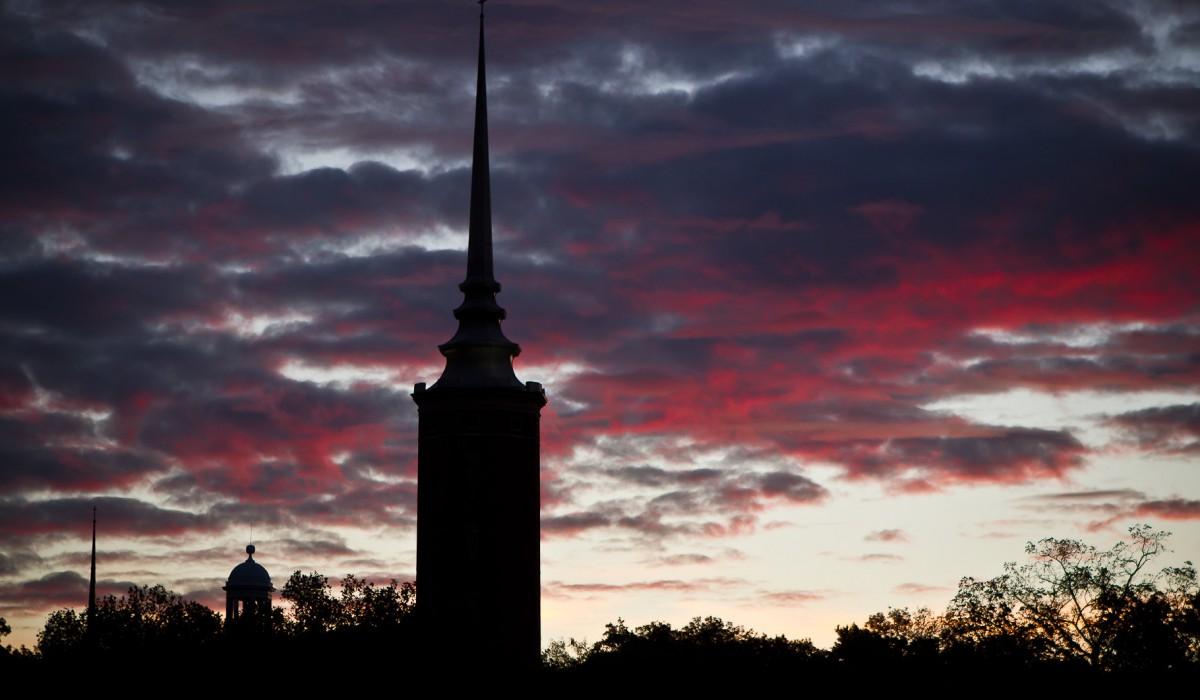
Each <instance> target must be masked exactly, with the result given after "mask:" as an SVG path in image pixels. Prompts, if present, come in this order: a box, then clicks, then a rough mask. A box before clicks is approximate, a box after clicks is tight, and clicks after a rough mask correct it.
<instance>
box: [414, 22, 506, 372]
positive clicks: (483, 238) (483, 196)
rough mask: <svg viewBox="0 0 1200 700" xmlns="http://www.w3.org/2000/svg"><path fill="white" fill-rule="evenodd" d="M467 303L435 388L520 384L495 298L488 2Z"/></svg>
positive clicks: (478, 103)
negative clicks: (487, 55)
mask: <svg viewBox="0 0 1200 700" xmlns="http://www.w3.org/2000/svg"><path fill="white" fill-rule="evenodd" d="M458 288H459V290H460V291H462V293H463V302H462V304H460V305H459V307H458V308H457V309H455V310H454V317H455V318H456V319H458V331H457V332H456V333H455V334H454V337H453V338H451V339H450V341H449V342H447V343H444V344H442V345H440V346H438V350H440V351H441V353H442V355H443V356H445V358H446V369H445V370H444V371H443V372H442V377H441V378H440V379H439V380H438V381H437V383H436V384H434V386H433V387H430V389H431V390H432V389H438V388H468V387H476V388H478V387H519V386H522V384H521V381H520V380H519V379H517V376H516V374H514V373H513V369H512V360H513V358H514V357H516V356H517V355H519V354H520V353H521V347H520V346H519V345H517V344H516V343H514V342H512V341H511V340H509V339H508V338H506V337H505V336H504V332H503V331H502V330H500V321H502V320H503V319H504V318H505V312H504V309H503V308H501V307H500V305H499V304H497V303H496V294H497V293H499V292H500V283H499V282H497V281H496V278H495V273H494V272H493V265H492V192H491V173H490V167H489V163H488V123H487V77H486V70H485V52H484V40H483V2H480V3H479V66H478V75H477V78H476V88H475V144H474V151H473V155H472V162H471V213H470V224H469V232H468V236H467V277H466V279H465V280H463V281H462V283H461V284H459V285H458Z"/></svg>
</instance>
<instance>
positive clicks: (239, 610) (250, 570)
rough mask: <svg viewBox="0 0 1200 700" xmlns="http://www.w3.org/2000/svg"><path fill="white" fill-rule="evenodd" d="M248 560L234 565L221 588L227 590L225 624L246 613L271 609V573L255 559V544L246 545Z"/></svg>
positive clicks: (264, 611)
mask: <svg viewBox="0 0 1200 700" xmlns="http://www.w3.org/2000/svg"><path fill="white" fill-rule="evenodd" d="M246 555H247V556H246V561H244V562H242V563H241V564H238V565H237V566H235V567H233V571H230V572H229V578H228V579H227V580H226V581H225V585H224V586H222V587H221V590H223V591H225V624H230V623H232V622H233V621H234V620H236V619H238V618H239V617H242V616H244V615H255V614H258V613H263V614H266V613H268V612H269V611H270V609H271V592H272V591H274V590H275V588H274V587H273V586H272V585H271V575H270V574H268V573H267V570H266V569H264V568H263V566H262V564H259V563H258V562H256V561H254V545H252V544H248V545H246Z"/></svg>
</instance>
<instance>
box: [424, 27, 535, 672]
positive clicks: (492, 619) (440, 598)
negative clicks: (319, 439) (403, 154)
mask: <svg viewBox="0 0 1200 700" xmlns="http://www.w3.org/2000/svg"><path fill="white" fill-rule="evenodd" d="M480 10H481V11H480V15H479V68H478V71H479V72H478V83H477V87H476V96H475V148H474V156H473V161H472V166H471V212H470V228H469V237H468V246H467V276H466V279H465V280H463V282H462V283H461V284H459V285H458V288H459V290H461V291H462V293H463V302H462V304H461V305H460V306H459V307H458V308H457V309H455V310H454V317H455V318H456V319H458V331H457V332H456V333H455V334H454V337H453V338H451V339H450V340H449V341H448V342H446V343H444V344H443V345H440V346H439V347H438V350H440V351H441V353H442V355H443V356H445V358H446V367H445V369H444V370H443V371H442V376H441V378H439V379H438V380H437V382H435V383H434V384H433V386H430V387H428V388H426V386H425V384H424V383H420V384H417V385H416V387H415V390H414V391H413V395H412V396H413V400H414V401H416V403H417V410H418V413H419V426H420V427H419V436H418V458H417V462H418V467H417V615H418V617H419V619H420V620H421V624H422V626H423V628H424V629H425V630H427V632H428V634H429V636H430V638H431V639H433V640H439V639H440V640H442V641H445V642H447V643H457V644H462V643H464V641H466V640H470V642H467V643H471V642H474V643H479V642H494V644H492V645H489V647H488V649H487V651H486V652H485V654H486V655H487V656H489V657H490V658H491V659H493V660H494V661H496V662H498V663H499V664H501V665H503V666H505V667H508V668H520V667H528V666H534V665H536V664H537V663H538V658H539V654H540V651H541V581H540V578H541V575H540V574H541V572H540V520H539V518H540V505H541V498H540V480H539V467H540V447H539V432H540V420H541V415H540V413H541V408H542V406H544V405H545V404H546V394H545V392H544V391H543V389H542V386H541V385H540V384H538V383H536V382H526V383H522V382H521V381H520V380H518V379H517V376H516V374H514V372H513V358H514V357H516V356H517V355H518V354H519V353H520V352H521V349H520V347H519V346H518V345H517V344H516V343H514V342H512V341H511V340H509V339H508V338H506V337H505V336H504V333H503V332H502V331H501V330H500V321H501V320H503V319H504V317H505V312H504V309H502V308H500V306H499V305H497V303H496V294H497V293H498V292H499V291H500V283H498V282H497V281H496V279H495V277H494V276H493V272H492V209H491V191H490V189H491V188H490V178H489V168H488V134H487V91H486V87H485V83H486V81H485V78H484V43H483V12H482V3H481V6H480Z"/></svg>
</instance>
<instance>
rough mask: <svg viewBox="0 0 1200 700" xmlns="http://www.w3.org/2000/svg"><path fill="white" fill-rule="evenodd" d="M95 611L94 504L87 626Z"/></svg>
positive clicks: (93, 508) (94, 511) (89, 624)
mask: <svg viewBox="0 0 1200 700" xmlns="http://www.w3.org/2000/svg"><path fill="white" fill-rule="evenodd" d="M95 613H96V506H92V574H91V577H90V578H89V579H88V627H89V628H90V627H91V626H92V616H93V615H94V614H95Z"/></svg>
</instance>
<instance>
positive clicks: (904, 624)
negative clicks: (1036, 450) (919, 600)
mask: <svg viewBox="0 0 1200 700" xmlns="http://www.w3.org/2000/svg"><path fill="white" fill-rule="evenodd" d="M1167 537H1168V533H1166V532H1161V531H1155V530H1152V529H1151V528H1149V527H1147V526H1139V527H1135V528H1132V529H1131V530H1130V532H1129V538H1128V539H1127V540H1125V541H1122V542H1119V543H1117V544H1116V545H1114V546H1113V547H1112V548H1110V549H1108V550H1103V551H1101V550H1097V549H1095V548H1094V547H1091V546H1089V545H1086V544H1084V543H1082V542H1079V541H1076V540H1060V539H1055V538H1047V539H1044V540H1041V541H1040V542H1037V543H1032V542H1031V543H1029V544H1028V546H1027V548H1026V551H1027V553H1028V554H1029V555H1030V559H1029V561H1028V562H1027V563H1025V564H1020V565H1018V564H1016V563H1008V564H1006V565H1005V567H1004V573H1003V574H1002V575H1000V576H997V577H995V578H992V579H986V580H977V579H974V578H964V579H963V580H962V581H961V582H960V584H959V588H958V592H957V593H956V594H955V596H954V597H953V599H952V600H951V601H950V604H949V606H948V607H947V609H946V611H945V613H944V614H942V615H936V614H934V613H932V612H931V611H929V610H927V609H924V608H922V609H920V610H916V611H910V610H908V609H905V608H900V609H890V610H888V612H886V613H876V614H874V615H871V616H870V617H869V618H867V620H866V622H865V623H863V624H862V625H861V626H860V625H858V624H850V625H847V626H844V627H838V628H837V641H836V643H835V644H834V645H833V647H832V648H831V649H830V650H828V651H826V650H823V649H818V648H817V647H815V646H813V644H812V643H811V642H810V641H809V640H793V639H788V638H786V637H783V636H777V637H770V636H767V635H764V634H760V633H757V632H755V631H753V630H747V629H745V628H743V627H739V626H737V625H734V624H732V623H730V622H726V621H723V620H721V619H718V618H715V617H705V618H699V617H697V618H695V619H693V620H692V621H691V622H689V623H688V624H686V625H684V626H683V627H680V628H678V629H676V628H674V627H672V626H671V625H669V624H667V623H665V622H651V623H649V624H645V625H641V626H639V627H634V628H630V627H629V626H628V625H627V624H626V623H625V621H624V620H620V619H618V620H617V622H616V623H610V624H608V625H607V626H606V628H605V631H604V634H603V636H602V637H601V638H600V640H599V641H597V642H595V643H594V644H590V645H589V644H587V643H585V642H580V641H576V640H574V639H571V640H566V641H564V640H557V641H552V642H551V643H550V644H549V646H548V647H547V649H546V650H545V652H544V653H543V657H542V661H543V674H544V676H545V678H546V679H548V680H554V681H557V682H569V681H570V680H571V679H586V678H590V677H630V678H633V677H648V676H654V677H657V678H659V679H660V680H665V679H686V680H687V682H688V683H689V684H695V683H710V682H716V681H717V680H718V679H726V680H728V679H733V678H742V679H763V678H773V679H778V678H784V677H800V676H803V677H806V678H816V677H824V678H830V679H838V680H839V682H850V683H858V684H864V683H865V684H867V685H871V684H873V683H882V682H884V679H893V678H896V677H900V676H898V675H897V674H908V675H906V676H904V677H909V676H911V677H920V678H925V679H928V682H927V687H933V688H942V689H953V688H956V687H957V686H956V683H958V682H959V681H960V680H965V679H967V678H971V677H976V676H980V675H981V674H984V675H987V676H988V677H992V678H997V679H1010V678H1023V677H1027V676H1029V675H1031V674H1037V675H1040V676H1043V677H1045V678H1052V677H1055V676H1057V677H1059V678H1062V679H1067V681H1068V682H1070V683H1078V682H1080V681H1081V679H1083V680H1086V679H1092V681H1093V682H1097V683H1099V682H1104V681H1102V680H1100V679H1103V678H1106V677H1109V676H1111V675H1112V674H1114V673H1118V674H1128V673H1138V674H1142V673H1147V672H1153V673H1159V674H1161V673H1170V674H1181V673H1190V674H1196V673H1198V672H1200V588H1198V586H1197V579H1196V571H1195V569H1194V567H1193V566H1192V564H1191V563H1190V562H1187V563H1185V565H1184V566H1181V567H1167V568H1163V569H1160V570H1157V571H1154V570H1152V569H1151V567H1150V564H1151V563H1152V562H1153V560H1154V559H1155V558H1156V557H1158V556H1159V555H1161V554H1162V553H1163V552H1165V551H1166V547H1165V542H1166V538H1167ZM279 595H280V598H282V600H283V601H284V602H285V605H284V606H282V607H274V608H272V609H271V612H270V613H269V614H257V615H255V614H248V615H246V616H244V617H242V618H239V619H238V620H237V621H236V622H235V623H234V624H232V625H224V626H223V625H222V621H221V618H220V616H219V615H217V614H216V613H214V612H212V611H211V610H209V609H208V608H206V607H204V606H203V605H201V604H199V603H196V602H193V601H187V600H184V599H182V598H181V597H180V596H178V595H176V594H174V593H171V592H170V591H167V590H166V589H164V588H163V587H162V586H153V587H135V588H131V589H130V590H129V592H128V593H127V594H126V595H124V596H121V597H114V596H109V597H106V598H104V599H102V600H101V601H99V603H98V605H97V608H96V611H95V614H94V617H93V619H92V620H89V619H88V615H87V614H86V613H84V614H79V613H76V612H75V611H74V610H68V609H64V610H58V611H55V612H54V613H52V614H51V615H50V616H49V618H48V619H47V620H46V625H45V627H44V629H43V630H42V631H41V633H39V635H38V649H37V650H36V652H33V651H30V650H27V649H20V650H14V649H12V648H11V647H0V670H4V671H27V672H31V673H34V672H36V673H54V672H57V671H58V670H64V669H88V668H91V669H99V668H103V669H108V671H109V672H110V673H115V672H114V671H113V669H122V668H126V667H128V664H129V663H130V662H131V661H136V662H137V663H138V664H139V666H140V667H142V668H154V669H157V670H159V671H160V672H161V671H162V670H163V669H166V670H168V671H170V670H171V669H178V670H183V669H184V668H222V669H227V670H226V671H224V672H223V677H226V678H229V677H233V678H237V677H239V674H245V675H249V674H251V673H254V672H255V669H263V668H276V669H288V674H290V675H288V676H287V678H290V679H291V682H298V681H300V679H302V678H304V677H306V676H305V675H304V673H305V672H306V670H307V669H319V668H325V669H329V668H336V669H343V670H345V671H346V672H352V673H354V674H355V675H356V676H358V677H366V678H370V677H380V678H382V677H386V676H387V675H388V674H389V673H390V672H391V671H392V670H394V669H395V668H396V667H397V664H398V663H403V664H405V665H406V666H407V667H408V669H409V671H410V672H412V673H413V674H414V675H415V676H428V675H433V674H441V675H439V677H443V678H445V677H447V676H445V675H444V673H445V672H446V671H447V669H454V670H456V671H457V672H458V673H461V672H462V671H463V670H464V669H468V668H470V669H480V668H488V667H489V664H488V655H489V646H488V643H487V640H479V639H464V640H462V643H461V644H460V645H456V646H455V647H454V648H433V647H432V646H431V645H430V644H429V643H428V642H427V641H426V640H427V639H428V635H423V634H421V630H420V628H419V626H418V619H417V616H416V608H415V603H416V586H415V584H413V583H403V584H401V583H398V582H397V581H394V580H393V581H392V582H391V583H390V584H388V585H386V586H377V585H375V584H372V583H370V582H367V581H364V580H362V579H359V578H357V577H355V576H346V577H345V578H344V579H342V582H341V590H340V593H339V594H338V595H334V592H333V589H332V587H331V586H330V584H329V581H328V579H327V578H326V577H324V576H322V575H321V574H318V573H316V572H312V573H308V574H304V573H301V572H299V571H297V572H295V573H293V574H292V575H291V577H290V578H289V579H288V581H287V583H286V584H285V585H284V586H283V587H282V589H281V590H280V592H279ZM285 610H286V612H285ZM8 632H9V630H8V626H7V624H5V622H4V620H3V619H2V618H0V637H3V636H4V635H6V634H8ZM231 662H233V663H232V665H231ZM239 664H245V665H244V666H243V665H239ZM491 670H492V671H495V669H491ZM481 677H493V676H491V675H488V674H484V675H483V676H481ZM114 680H115V677H114ZM460 680H463V681H465V682H472V681H470V679H469V678H466V677H464V678H461V679H460ZM476 680H478V679H476Z"/></svg>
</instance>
